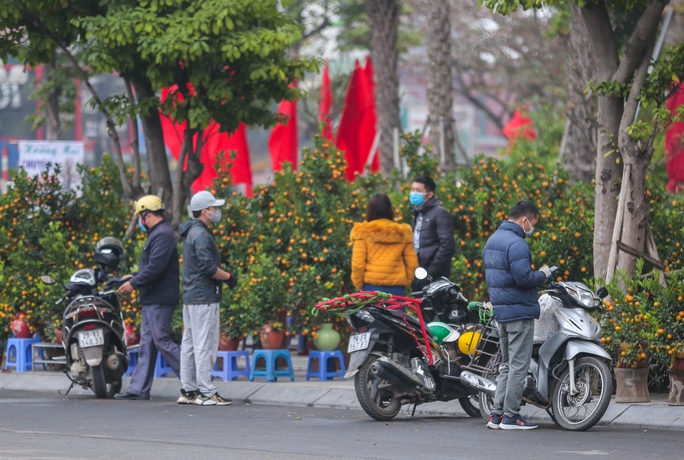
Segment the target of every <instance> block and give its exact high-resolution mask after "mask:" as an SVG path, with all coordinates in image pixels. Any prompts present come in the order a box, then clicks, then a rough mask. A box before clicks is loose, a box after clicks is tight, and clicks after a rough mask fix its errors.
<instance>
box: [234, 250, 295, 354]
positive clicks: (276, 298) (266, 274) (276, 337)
mask: <svg viewBox="0 0 684 460" xmlns="http://www.w3.org/2000/svg"><path fill="white" fill-rule="evenodd" d="M239 273H240V274H239V277H238V279H239V280H240V282H239V284H238V287H237V289H235V290H234V291H231V292H230V293H227V294H226V295H228V296H230V297H231V299H230V306H229V307H228V308H227V309H226V310H225V312H226V321H224V330H225V331H228V332H229V333H230V334H231V335H232V336H233V338H235V337H239V336H241V335H242V334H243V333H247V334H252V335H259V338H260V340H261V342H262V345H263V346H264V348H267V347H271V346H274V347H276V348H281V347H282V345H283V343H284V337H285V331H284V317H285V308H284V307H283V302H284V299H285V294H286V289H285V280H284V277H283V276H282V274H281V272H280V271H279V270H278V268H277V265H276V264H275V263H274V261H272V260H271V259H270V257H268V256H266V255H265V254H258V255H257V256H253V257H251V258H250V264H249V265H248V266H247V267H246V269H245V270H240V271H239ZM264 342H267V343H264ZM276 342H277V345H276Z"/></svg>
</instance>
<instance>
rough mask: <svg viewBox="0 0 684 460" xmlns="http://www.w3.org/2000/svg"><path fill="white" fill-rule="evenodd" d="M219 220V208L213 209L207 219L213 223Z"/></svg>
mask: <svg viewBox="0 0 684 460" xmlns="http://www.w3.org/2000/svg"><path fill="white" fill-rule="evenodd" d="M220 220H221V210H220V209H217V210H216V211H214V212H213V213H212V214H211V216H209V221H211V222H212V223H214V224H215V223H216V222H218V221H220Z"/></svg>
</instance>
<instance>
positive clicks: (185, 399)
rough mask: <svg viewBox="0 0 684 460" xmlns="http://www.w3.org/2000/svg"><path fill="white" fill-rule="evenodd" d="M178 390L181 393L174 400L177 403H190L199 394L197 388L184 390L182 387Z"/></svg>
mask: <svg viewBox="0 0 684 460" xmlns="http://www.w3.org/2000/svg"><path fill="white" fill-rule="evenodd" d="M180 392H181V394H180V396H179V397H178V399H177V400H176V402H177V403H178V404H192V403H193V402H194V401H195V399H197V397H198V396H199V394H200V392H199V390H194V391H185V390H184V389H182V388H181V391H180Z"/></svg>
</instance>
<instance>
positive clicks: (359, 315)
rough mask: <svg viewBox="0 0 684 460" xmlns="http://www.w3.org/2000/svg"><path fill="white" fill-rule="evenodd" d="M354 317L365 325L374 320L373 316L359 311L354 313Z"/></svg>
mask: <svg viewBox="0 0 684 460" xmlns="http://www.w3.org/2000/svg"><path fill="white" fill-rule="evenodd" d="M354 316H356V317H357V318H359V319H360V320H363V321H365V322H367V323H372V322H373V321H375V318H373V315H371V314H370V313H368V312H367V311H366V310H359V311H357V312H356V313H354Z"/></svg>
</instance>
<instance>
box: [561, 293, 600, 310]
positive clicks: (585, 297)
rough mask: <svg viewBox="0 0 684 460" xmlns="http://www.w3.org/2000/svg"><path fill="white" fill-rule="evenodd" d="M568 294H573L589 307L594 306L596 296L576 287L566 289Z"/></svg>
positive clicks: (577, 299)
mask: <svg viewBox="0 0 684 460" xmlns="http://www.w3.org/2000/svg"><path fill="white" fill-rule="evenodd" d="M566 290H567V292H568V294H570V296H572V298H573V299H575V300H576V301H577V302H578V303H580V304H582V305H584V306H585V307H587V308H592V307H593V306H594V296H593V295H591V294H589V293H588V292H585V291H578V290H575V289H570V288H568V289H566Z"/></svg>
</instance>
